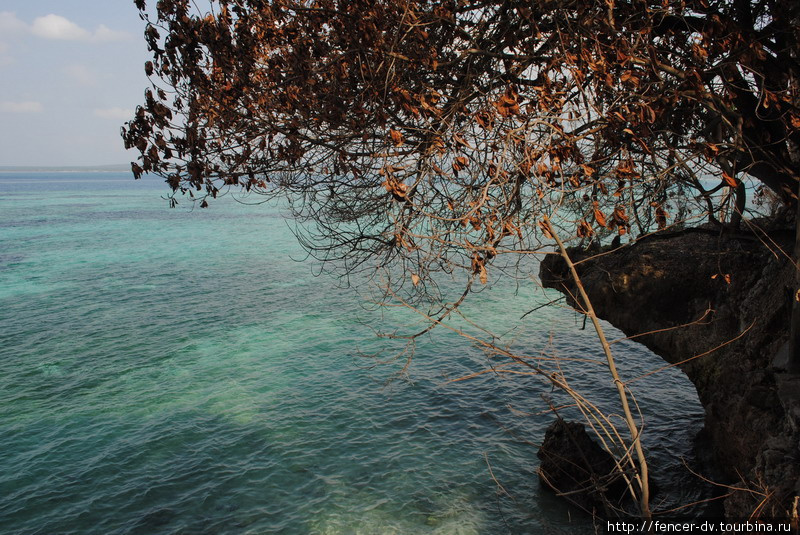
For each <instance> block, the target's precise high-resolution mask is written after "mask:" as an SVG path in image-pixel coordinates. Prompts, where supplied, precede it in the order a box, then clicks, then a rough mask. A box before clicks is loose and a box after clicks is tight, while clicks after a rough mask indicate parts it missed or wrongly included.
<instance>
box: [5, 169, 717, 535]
mask: <svg viewBox="0 0 800 535" xmlns="http://www.w3.org/2000/svg"><path fill="white" fill-rule="evenodd" d="M165 193H166V190H165V188H164V186H163V185H162V184H161V183H160V182H158V181H157V180H155V179H152V180H151V179H145V180H143V181H139V182H134V181H133V180H132V179H130V177H129V175H128V174H124V173H90V174H76V173H50V174H45V173H37V174H20V173H2V174H0V532H2V533H8V534H31V535H33V534H43V535H45V534H46V535H56V534H103V535H105V534H136V535H138V534H143V535H147V534H260V533H298V534H299V533H319V534H339V533H342V534H345V533H357V534H373V533H375V534H378V533H380V534H383V533H387V534H388V533H390V534H404V533H432V534H433V533H435V534H447V533H459V534H479V533H481V534H482V533H487V534H489V533H505V532H515V533H519V532H526V533H559V532H564V533H572V532H575V529H576V528H577V527H579V526H586V525H587V523H586V521H585V520H581V519H580V518H581V517H580V516H579V515H577V514H576V513H575V511H570V510H568V509H567V508H566V507H565V506H564V505H563V504H561V503H560V502H559V501H558V500H556V499H554V498H553V497H552V496H551V495H549V494H548V493H546V492H543V491H542V489H541V488H540V487H539V484H538V480H537V478H536V467H537V464H538V461H537V458H536V447H535V444H536V443H537V442H538V441H540V440H541V438H542V436H543V432H544V429H545V428H546V426H547V425H548V424H549V422H550V421H551V420H552V416H551V415H548V414H540V413H541V412H542V411H543V410H544V409H546V403H545V401H543V399H542V397H543V396H545V397H547V396H555V397H556V398H557V397H558V394H557V393H552V392H551V391H550V389H549V387H547V386H546V385H544V384H542V383H541V381H539V380H537V379H535V378H532V377H525V376H507V375H495V374H485V375H481V376H479V377H477V378H475V379H472V380H469V381H462V382H448V381H447V379H450V378H456V377H459V376H462V375H465V374H468V373H472V372H477V371H480V370H484V369H486V368H487V366H488V362H487V358H486V357H485V355H484V354H483V353H482V352H481V351H479V350H478V349H476V348H474V347H471V346H470V345H469V343H467V342H466V341H465V340H463V339H460V338H459V337H457V336H454V335H450V334H448V333H446V332H444V331H442V332H435V333H434V334H433V335H432V336H431V337H430V338H427V339H425V340H424V341H421V342H420V344H419V345H418V347H417V353H416V356H415V359H414V362H413V364H412V366H411V368H410V370H409V373H408V376H407V377H406V378H403V379H397V380H394V381H388V382H387V379H389V378H390V377H392V375H393V372H396V371H397V370H398V369H399V367H400V366H401V364H394V365H386V366H372V364H374V363H373V362H372V361H370V360H366V359H364V358H363V356H361V354H362V353H374V352H377V351H380V350H386V351H389V352H391V350H392V349H395V348H396V346H392V345H390V344H389V342H387V341H381V340H378V339H376V338H375V337H374V336H373V335H372V330H371V328H370V327H371V326H374V325H370V324H371V323H372V322H374V320H375V319H376V318H377V315H375V314H373V313H371V312H370V311H369V310H367V309H365V307H364V306H362V305H363V301H362V297H361V296H359V294H358V293H356V292H354V291H352V290H348V289H343V288H339V287H337V284H336V281H334V280H332V279H331V278H329V277H326V276H322V277H314V276H313V273H314V272H315V271H314V268H318V266H315V265H314V264H313V263H311V262H298V261H297V259H300V258H303V252H302V250H301V249H300V248H299V246H298V245H297V243H296V240H295V238H294V237H293V235H292V234H291V232H290V227H289V225H288V224H287V223H286V221H285V220H284V219H283V218H282V216H281V212H280V210H278V209H276V208H275V207H270V206H266V205H258V206H245V205H242V204H238V203H236V202H234V201H233V199H231V198H224V199H222V200H220V201H219V202H217V203H214V204H212V206H211V208H209V209H206V210H191V209H189V208H188V207H184V206H179V207H178V208H177V209H173V210H170V209H169V208H168V207H167V202H166V201H164V200H163V199H162V198H161V196H162V195H163V194H165ZM555 297H556V296H555V295H554V294H549V293H547V294H546V293H543V292H542V291H541V290H540V289H538V288H537V286H536V284H535V283H533V282H530V283H525V284H522V285H521V286H519V287H517V286H515V285H513V284H512V283H511V282H510V281H506V282H503V281H502V280H501V281H498V282H497V283H496V284H495V285H494V287H493V288H491V289H490V291H488V292H483V293H481V294H480V295H476V296H474V299H472V301H471V302H470V303H469V305H468V306H467V309H466V311H467V313H468V314H470V313H473V314H474V315H475V316H479V317H480V318H481V320H482V322H484V323H485V324H487V325H489V326H491V327H492V328H495V329H497V330H502V331H511V332H510V333H509V335H508V336H509V339H513V343H514V344H515V346H516V347H519V348H525V349H526V350H527V351H529V352H531V353H534V354H535V353H537V352H539V351H541V350H545V349H547V348H551V349H550V350H551V351H556V352H557V353H558V354H559V355H561V356H573V355H579V356H586V355H590V356H592V357H598V356H599V355H600V353H599V348H598V346H597V342H596V340H595V339H594V337H593V336H592V333H591V332H589V331H588V330H586V331H582V330H580V321H579V319H578V318H576V317H575V315H574V314H573V313H572V312H570V311H567V310H565V309H561V308H556V307H548V308H545V309H542V310H540V311H538V312H536V313H534V314H531V315H529V316H527V317H525V319H524V320H520V317H521V316H522V315H523V314H524V313H525V312H526V311H528V310H530V309H532V308H534V307H536V306H537V305H538V304H541V303H546V302H547V301H549V300H551V299H553V298H555ZM389 327H392V325H391V323H390V325H389ZM512 328H513V330H512ZM618 334H619V333H617V335H618ZM613 336H614V335H613V334H612V337H613ZM615 349H616V351H617V356H618V358H619V359H620V361H621V362H622V368H623V369H624V370H625V372H626V373H628V374H629V376H634V375H637V374H639V373H641V372H643V371H647V370H650V369H653V368H656V367H659V366H661V365H663V362H662V361H661V360H660V359H659V358H658V357H656V356H655V355H652V354H651V353H649V352H648V351H647V350H645V349H643V348H641V347H639V346H637V345H635V344H632V343H621V344H618V345H617V346H615ZM573 376H574V378H575V379H574V381H575V382H576V384H581V385H582V386H583V388H584V389H585V390H586V391H588V392H590V393H593V394H595V395H597V396H600V397H601V398H602V397H607V395H606V394H607V393H608V392H610V388H609V387H610V385H608V380H607V378H606V377H605V375H603V374H602V372H601V371H600V370H599V369H598V368H596V367H590V366H584V367H583V368H579V369H577V370H575V371H574V375H573ZM636 392H637V396H638V399H639V401H640V402H641V404H642V406H643V407H644V410H645V414H646V415H647V418H648V419H647V422H648V424H647V425H648V427H647V446H648V449H649V452H650V454H651V462H652V463H654V465H655V469H656V470H657V471H658V472H659V473H660V474H662V475H661V476H657V477H661V481H662V487H664V488H665V489H666V490H667V491H668V492H667V497H663V498H659V499H657V500H656V502H657V504H660V505H661V506H662V507H668V506H670V505H671V504H672V503H677V502H680V501H688V500H691V499H694V498H696V497H697V491H695V490H692V484H691V476H689V475H688V473H686V471H685V470H683V469H682V468H681V464H680V462H679V461H678V460H677V456H678V455H684V456H690V455H691V452H690V450H691V439H692V437H693V436H694V434H695V433H696V432H697V431H698V430H699V428H700V426H701V424H702V412H701V409H700V407H699V403H698V401H697V398H696V394H695V393H694V391H693V389H692V388H691V385H690V384H689V383H688V381H687V380H686V379H685V377H683V376H682V374H680V372H677V371H675V370H671V371H668V372H664V373H660V374H658V375H657V376H654V379H652V380H651V379H648V380H643V381H641V382H639V383H637V391H636ZM490 467H491V470H490ZM495 479H496V481H497V482H499V483H500V484H502V486H503V489H504V490H505V491H504V490H501V489H500V488H499V487H498V483H496V482H495ZM659 500H661V502H659Z"/></svg>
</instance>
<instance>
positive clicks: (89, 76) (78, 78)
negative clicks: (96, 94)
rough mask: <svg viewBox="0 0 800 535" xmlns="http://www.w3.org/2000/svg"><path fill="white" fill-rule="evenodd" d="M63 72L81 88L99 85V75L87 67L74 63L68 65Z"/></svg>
mask: <svg viewBox="0 0 800 535" xmlns="http://www.w3.org/2000/svg"><path fill="white" fill-rule="evenodd" d="M63 70H64V73H65V74H66V75H67V76H69V77H70V78H72V80H73V81H74V82H75V83H76V84H78V85H79V86H83V87H92V86H95V85H97V75H96V74H95V73H94V71H92V70H91V69H89V67H87V66H86V65H81V64H79V63H74V64H72V65H67V66H66V67H64V69H63Z"/></svg>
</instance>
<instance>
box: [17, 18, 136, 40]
mask: <svg viewBox="0 0 800 535" xmlns="http://www.w3.org/2000/svg"><path fill="white" fill-rule="evenodd" d="M30 30H31V33H33V34H34V35H36V36H38V37H42V38H44V39H53V40H59V41H92V42H108V41H122V40H125V39H128V37H129V36H128V34H127V33H125V32H118V31H115V30H112V29H111V28H109V27H108V26H106V25H105V24H101V25H100V26H98V27H97V29H96V30H95V31H94V32H90V31H89V30H86V29H84V28H81V27H80V26H78V25H77V24H75V23H74V22H72V21H71V20H69V19H67V18H65V17H62V16H61V15H55V14H53V13H51V14H49V15H45V16H44V17H39V18H37V19H35V20H34V21H33V24H32V25H31V28H30Z"/></svg>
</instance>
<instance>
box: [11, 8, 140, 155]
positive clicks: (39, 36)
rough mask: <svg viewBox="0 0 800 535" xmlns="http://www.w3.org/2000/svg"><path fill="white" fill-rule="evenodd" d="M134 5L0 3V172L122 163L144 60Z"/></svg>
mask: <svg viewBox="0 0 800 535" xmlns="http://www.w3.org/2000/svg"><path fill="white" fill-rule="evenodd" d="M143 32H144V22H142V20H141V19H140V18H139V13H138V11H137V9H136V8H135V6H134V4H133V0H27V1H20V0H0V166H76V165H109V164H125V163H128V162H130V161H131V160H132V159H135V154H134V151H126V150H125V149H124V147H123V145H122V139H121V137H120V134H119V131H120V127H121V126H122V124H123V123H124V122H125V121H126V120H127V119H129V118H131V117H132V116H133V111H134V109H135V108H136V105H137V104H139V103H141V102H142V101H143V95H144V90H145V88H146V87H147V78H146V76H145V74H144V63H145V61H147V59H149V55H148V52H147V47H146V45H145V43H144V38H143V37H142V36H143Z"/></svg>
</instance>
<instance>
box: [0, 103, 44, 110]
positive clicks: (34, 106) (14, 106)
mask: <svg viewBox="0 0 800 535" xmlns="http://www.w3.org/2000/svg"><path fill="white" fill-rule="evenodd" d="M43 111H44V106H42V103H41V102H35V101H32V100H27V101H24V102H11V101H10V100H4V101H2V102H0V113H41V112H43Z"/></svg>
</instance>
